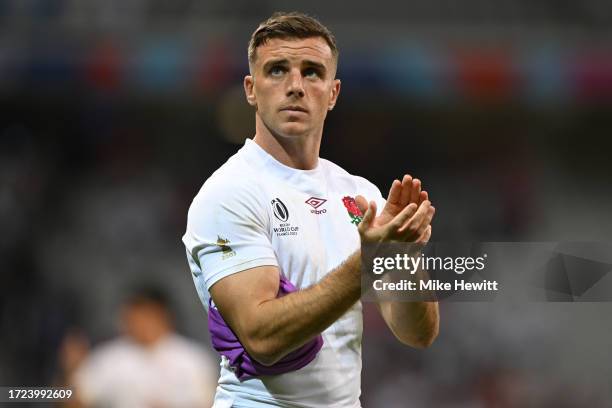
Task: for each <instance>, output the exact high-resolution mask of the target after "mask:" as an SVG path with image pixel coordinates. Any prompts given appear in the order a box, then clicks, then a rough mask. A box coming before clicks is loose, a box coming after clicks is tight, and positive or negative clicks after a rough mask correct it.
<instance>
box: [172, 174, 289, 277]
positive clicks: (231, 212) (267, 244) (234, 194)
mask: <svg viewBox="0 0 612 408" xmlns="http://www.w3.org/2000/svg"><path fill="white" fill-rule="evenodd" d="M209 181H212V182H210V183H209V182H207V183H206V184H205V185H204V187H203V188H202V190H201V191H200V192H199V193H198V195H197V196H196V198H195V199H194V201H193V203H192V205H191V207H190V209H189V214H188V219H187V231H186V233H185V235H184V236H183V242H184V244H185V246H186V248H187V254H188V257H190V258H191V259H189V263H190V266H191V269H192V272H193V273H194V276H195V275H197V274H201V278H202V279H203V283H204V286H205V287H206V289H210V287H211V286H212V285H213V284H215V283H216V282H217V281H219V280H220V279H222V278H224V277H226V276H229V275H231V274H234V273H237V272H240V271H243V270H245V269H250V268H254V267H257V266H263V265H273V266H278V261H277V259H276V256H275V253H274V248H273V247H272V243H271V240H270V236H269V223H270V220H269V215H268V213H267V210H266V207H265V206H264V204H263V203H262V202H261V200H260V199H259V197H258V194H261V193H260V191H258V189H257V187H256V186H255V185H254V184H253V183H250V184H249V183H245V182H241V183H234V184H233V185H231V184H225V183H222V180H209ZM194 269H195V270H194Z"/></svg>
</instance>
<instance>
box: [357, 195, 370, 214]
mask: <svg viewBox="0 0 612 408" xmlns="http://www.w3.org/2000/svg"><path fill="white" fill-rule="evenodd" d="M355 204H357V208H359V211H361V213H362V214H365V212H366V211H367V209H368V200H366V199H365V197H364V196H362V195H358V196H355Z"/></svg>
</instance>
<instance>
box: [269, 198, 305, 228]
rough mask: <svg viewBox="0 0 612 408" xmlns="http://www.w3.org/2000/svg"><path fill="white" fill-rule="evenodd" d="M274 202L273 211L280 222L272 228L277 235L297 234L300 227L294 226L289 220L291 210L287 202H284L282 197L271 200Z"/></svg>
mask: <svg viewBox="0 0 612 408" xmlns="http://www.w3.org/2000/svg"><path fill="white" fill-rule="evenodd" d="M271 204H272V213H273V214H274V218H276V219H277V220H278V221H280V223H279V224H278V226H277V227H276V226H275V227H273V228H272V230H273V231H274V233H275V234H276V236H277V237H284V236H290V235H294V236H295V235H297V234H298V231H299V229H300V227H292V226H291V223H290V222H289V210H288V209H287V206H286V205H285V203H283V202H282V201H281V200H280V198H275V199H274V200H272V202H271Z"/></svg>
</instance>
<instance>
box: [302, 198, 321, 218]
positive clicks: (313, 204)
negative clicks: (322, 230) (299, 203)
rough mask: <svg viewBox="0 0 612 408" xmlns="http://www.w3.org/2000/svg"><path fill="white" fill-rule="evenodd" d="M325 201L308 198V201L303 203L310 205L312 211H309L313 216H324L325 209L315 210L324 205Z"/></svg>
mask: <svg viewBox="0 0 612 408" xmlns="http://www.w3.org/2000/svg"><path fill="white" fill-rule="evenodd" d="M326 201H327V200H326V199H324V198H317V197H310V198H309V199H308V200H306V201H304V202H305V203H306V204H308V205H310V206H311V207H312V208H313V210H310V212H311V213H313V214H325V213H326V212H327V210H326V209H322V210H317V208H319V207H320V206H322V205H323V204H325V202H326Z"/></svg>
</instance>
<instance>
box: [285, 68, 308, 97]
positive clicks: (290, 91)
mask: <svg viewBox="0 0 612 408" xmlns="http://www.w3.org/2000/svg"><path fill="white" fill-rule="evenodd" d="M287 80H288V81H289V83H288V86H287V96H294V97H298V98H303V97H304V84H303V82H302V73H301V72H300V71H299V70H292V71H291V73H290V74H289V75H288V79H287Z"/></svg>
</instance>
